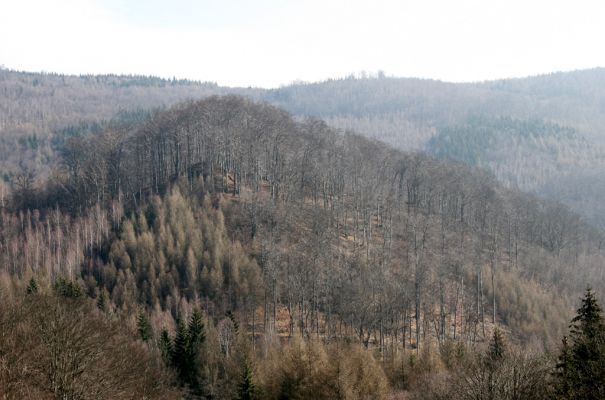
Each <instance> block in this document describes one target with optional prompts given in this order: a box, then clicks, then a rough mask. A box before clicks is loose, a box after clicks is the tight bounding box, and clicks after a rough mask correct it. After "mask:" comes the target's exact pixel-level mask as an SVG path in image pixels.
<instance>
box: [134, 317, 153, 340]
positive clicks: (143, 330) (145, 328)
mask: <svg viewBox="0 0 605 400" xmlns="http://www.w3.org/2000/svg"><path fill="white" fill-rule="evenodd" d="M137 330H138V331H139V336H140V338H141V340H142V341H143V342H147V341H149V339H151V337H152V336H153V330H152V329H151V323H150V322H149V318H147V315H146V314H145V312H143V311H141V313H140V314H139V317H138V319H137Z"/></svg>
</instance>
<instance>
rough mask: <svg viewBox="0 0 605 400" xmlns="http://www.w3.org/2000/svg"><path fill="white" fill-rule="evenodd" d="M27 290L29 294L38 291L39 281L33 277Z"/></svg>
mask: <svg viewBox="0 0 605 400" xmlns="http://www.w3.org/2000/svg"><path fill="white" fill-rule="evenodd" d="M26 292H27V294H36V293H38V283H37V282H36V280H35V279H34V278H33V277H32V278H31V279H30V280H29V284H28V285H27V289H26Z"/></svg>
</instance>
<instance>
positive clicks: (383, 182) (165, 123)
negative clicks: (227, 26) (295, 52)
mask: <svg viewBox="0 0 605 400" xmlns="http://www.w3.org/2000/svg"><path fill="white" fill-rule="evenodd" d="M128 115H130V117H129V116H122V117H120V118H118V119H117V120H116V119H114V122H112V123H109V122H108V123H103V124H101V125H99V127H93V128H90V127H89V126H87V125H79V127H74V128H72V130H71V131H70V132H72V133H73V134H65V135H64V137H63V139H62V140H60V141H57V142H56V144H55V146H56V151H57V154H58V157H59V158H58V162H57V167H56V168H54V169H53V170H52V172H51V173H49V174H48V178H47V179H44V180H35V179H22V180H19V181H18V183H19V184H13V185H12V186H11V188H10V193H9V195H7V197H6V199H4V200H3V202H4V203H3V205H4V206H3V208H2V210H1V215H0V218H1V219H0V221H1V222H0V265H1V266H2V274H1V277H2V278H1V281H2V288H3V290H2V295H3V296H4V297H5V301H3V304H4V305H3V307H2V308H0V323H2V324H5V326H7V327H12V326H17V327H18V329H17V330H14V329H8V328H7V329H3V330H2V332H4V335H5V337H4V340H3V342H2V347H1V348H0V364H1V365H5V366H6V365H14V363H15V361H14V360H15V357H21V358H19V359H20V360H22V361H20V362H24V363H25V364H23V365H24V367H23V369H22V370H19V371H20V372H19V371H17V372H15V373H13V372H14V371H13V370H12V369H10V368H8V369H6V368H4V369H2V374H1V375H0V380H1V381H0V382H1V384H2V385H3V387H4V388H5V389H4V391H5V392H6V393H7V396H8V397H9V398H19V397H23V393H25V392H23V391H27V393H30V394H32V395H34V394H35V396H36V397H40V398H44V397H48V398H69V399H80V398H89V397H90V398H131V397H133V396H134V395H132V394H131V393H137V395H138V396H144V395H145V396H147V397H148V398H154V396H155V398H171V397H176V398H178V397H179V396H185V397H187V398H215V399H235V398H267V399H284V398H288V399H296V398H301V399H302V398H309V397H313V398H325V399H334V398H342V399H367V398H376V399H382V398H387V396H389V395H396V396H402V398H408V397H411V398H460V399H467V398H468V399H470V398H473V399H477V398H498V399H500V398H501V399H515V398H552V397H553V396H556V395H560V396H561V398H590V397H583V396H584V395H585V393H584V394H583V395H580V394H578V395H577V396H576V397H570V396H571V394H570V393H572V392H573V390H575V389H574V388H581V387H582V386H581V385H580V384H578V383H577V382H578V381H577V379H580V378H578V377H577V376H576V375H577V374H580V375H581V376H580V375H578V376H580V377H581V378H582V379H587V378H586V376H587V375H586V374H588V373H589V372H590V373H597V374H598V373H602V365H603V357H605V355H604V354H605V349H603V348H602V347H603V346H602V344H600V345H599V346H600V347H599V346H596V347H595V346H593V347H594V349H595V351H597V350H599V351H601V352H600V353H599V352H597V353H596V354H591V355H590V357H593V358H594V360H595V361H594V363H595V367H594V368H595V370H594V371H592V372H591V371H589V372H586V373H585V372H582V373H580V372H578V371H579V365H581V364H582V363H583V361H584V360H585V359H584V358H582V357H584V356H583V353H582V349H581V348H580V346H581V345H582V344H583V343H584V342H583V340H585V339H586V335H588V336H590V335H592V336H590V338H592V339H591V340H595V341H596V342H595V343H601V342H599V340H600V338H601V336H599V335H602V333H598V332H602V329H600V328H599V326H598V323H602V322H599V321H601V319H602V316H601V311H600V308H599V306H598V303H599V300H598V298H602V295H603V293H605V288H604V287H603V279H602V278H603V275H602V274H603V272H602V271H603V268H602V265H603V254H602V251H603V250H602V246H603V234H602V233H601V232H600V231H599V230H597V229H596V228H594V227H593V226H591V225H589V224H587V223H585V222H584V221H583V220H582V218H581V217H579V216H578V215H577V214H575V213H573V212H571V211H570V210H569V209H568V208H567V207H565V206H563V205H561V204H558V203H553V202H548V201H543V200H539V199H537V198H535V197H532V196H530V195H526V194H522V193H520V192H518V191H516V190H513V189H508V188H506V187H504V186H502V185H500V184H499V183H497V181H496V179H495V178H494V177H493V176H492V175H490V174H486V173H485V172H482V171H481V170H478V169H474V168H472V167H469V166H467V165H465V164H463V163H458V162H453V161H438V160H436V159H433V158H431V157H428V156H425V155H422V154H409V153H404V152H401V151H400V150H396V149H393V148H391V147H389V146H387V145H385V144H382V143H380V142H377V141H373V140H370V139H366V138H364V137H362V136H359V135H356V134H353V133H348V132H343V131H340V130H335V129H334V128H330V127H329V126H328V125H327V124H326V123H325V122H322V121H320V120H317V119H305V120H296V119H294V118H293V117H292V116H291V115H290V114H288V113H287V112H285V111H283V110H281V109H279V108H276V107H274V106H271V105H269V104H266V103H258V102H254V101H251V100H248V99H245V98H243V97H237V96H224V97H210V98H207V99H205V100H201V101H190V102H185V103H180V104H178V105H176V106H174V107H172V108H169V109H167V110H164V111H161V110H160V111H155V112H151V113H149V114H148V115H146V114H145V113H132V114H128ZM589 284H590V285H592V288H593V290H594V293H596V297H595V295H594V294H593V292H590V291H589V292H588V293H586V294H585V297H584V303H583V304H586V303H587V302H588V303H590V304H592V305H591V306H590V307H589V308H590V310H589V311H590V313H591V314H590V316H589V317H586V318H585V319H588V320H590V324H592V325H590V324H589V325H590V326H589V327H588V328H587V327H586V326H584V325H582V321H583V320H582V319H581V318H584V317H581V316H582V315H584V314H582V312H579V313H578V315H579V316H580V317H577V318H580V319H576V320H574V323H575V325H574V326H575V328H574V329H573V330H572V332H571V336H570V340H569V341H566V342H565V343H567V344H565V345H563V346H562V345H561V343H562V342H561V340H562V338H563V337H564V335H566V334H567V332H568V329H567V325H568V323H569V321H571V319H572V317H573V311H574V309H575V308H576V307H577V306H578V299H579V298H580V296H582V295H583V294H584V292H585V289H586V286H587V285H589ZM584 308H586V307H584ZM580 310H583V308H582V307H581V309H580ZM23 316H27V317H23ZM600 318H601V319H600ZM595 321H596V322H595ZM11 324H13V325H11ZM15 324H16V325H15ZM594 324H597V328H594V326H593V325H594ZM90 329H93V331H94V332H95V334H92V333H90V332H91V331H90ZM10 332H23V335H19V334H11V333H10ZM104 332H106V333H104ZM595 332H597V333H595ZM89 336H90V337H89ZM22 337H23V338H27V340H22V339H21V338H22ZM76 337H83V338H84V337H87V338H88V337H89V338H88V339H86V340H85V341H83V342H81V341H78V340H74V338H76ZM586 340H588V339H586ZM11 343H14V344H11ZM20 346H22V347H20ZM566 346H567V347H566ZM22 348H23V349H31V352H29V350H28V352H22V351H21V350H19V349H22ZM126 348H128V349H130V348H132V349H133V350H132V351H130V350H128V352H125V351H124V349H126ZM60 350H61V351H64V352H65V354H63V353H62V352H61V351H60ZM135 351H136V352H137V354H138V353H140V356H139V357H137V360H136V363H135V362H131V361H129V360H127V359H126V360H125V359H124V354H127V353H128V354H132V352H135ZM574 352H575V353H574ZM559 354H560V355H561V358H560V359H563V360H568V363H567V364H564V365H563V364H562V362H561V361H560V359H559V357H558V356H559ZM566 357H567V358H566ZM574 357H575V358H574ZM574 360H575V361H574ZM30 363H31V364H30ZM599 363H601V364H599ZM591 365H592V364H591ZM599 365H600V367H599ZM124 368H126V369H128V371H125V372H121V371H122V370H123V369H124ZM599 368H601V369H599ZM83 371H86V374H84V372H83ZM108 371H111V372H108ZM595 371H596V372H595ZM122 375H124V378H123V379H122V380H120V378H119V377H120V376H122ZM30 376H35V377H36V378H35V379H30ZM590 376H592V375H590ZM520 377H522V378H520ZM576 378H577V379H576ZM87 379H89V380H92V381H94V383H95V385H96V386H91V390H90V392H88V391H86V390H84V389H82V388H83V387H87V385H88V383H87V382H88V381H87ZM146 379H147V380H150V381H147V380H146ZM25 381H27V382H28V385H26V386H23V382H25ZM117 381H119V384H117V383H116V384H115V385H114V384H113V382H117ZM91 385H92V384H91ZM111 385H114V386H115V387H112V390H113V389H115V390H116V391H115V392H110V391H107V392H103V387H107V386H111ZM565 385H567V386H565ZM93 387H94V389H92V388H93ZM143 390H148V391H149V392H148V393H147V394H144V393H143V392H142V391H143ZM564 390H565V392H563V391H564ZM578 390H579V389H578ZM599 390H602V388H599ZM561 393H563V394H561ZM574 395H575V394H574ZM565 396H567V397H565ZM594 398H599V397H594Z"/></svg>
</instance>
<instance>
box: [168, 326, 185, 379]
mask: <svg viewBox="0 0 605 400" xmlns="http://www.w3.org/2000/svg"><path fill="white" fill-rule="evenodd" d="M188 347H189V334H188V332H187V327H186V326H185V323H184V322H183V320H181V319H180V318H179V319H178V320H177V322H176V334H175V336H174V343H173V347H172V357H171V358H172V365H173V366H174V368H175V369H176V370H177V373H178V376H179V379H180V380H181V382H182V383H186V380H187V376H188V372H189V371H188V367H187V359H188V357H187V355H188Z"/></svg>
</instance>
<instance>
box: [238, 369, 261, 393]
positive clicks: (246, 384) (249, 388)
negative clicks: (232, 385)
mask: <svg viewBox="0 0 605 400" xmlns="http://www.w3.org/2000/svg"><path fill="white" fill-rule="evenodd" d="M237 392H238V393H237V398H238V400H254V399H256V398H257V389H256V385H255V384H254V377H253V375H252V368H250V364H249V363H248V362H245V363H244V370H243V373H242V381H241V382H240V384H239V386H238V391H237Z"/></svg>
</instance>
